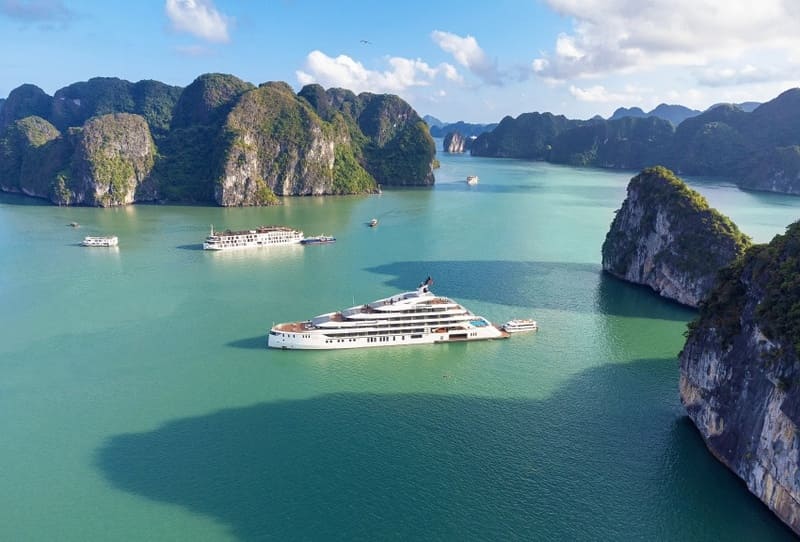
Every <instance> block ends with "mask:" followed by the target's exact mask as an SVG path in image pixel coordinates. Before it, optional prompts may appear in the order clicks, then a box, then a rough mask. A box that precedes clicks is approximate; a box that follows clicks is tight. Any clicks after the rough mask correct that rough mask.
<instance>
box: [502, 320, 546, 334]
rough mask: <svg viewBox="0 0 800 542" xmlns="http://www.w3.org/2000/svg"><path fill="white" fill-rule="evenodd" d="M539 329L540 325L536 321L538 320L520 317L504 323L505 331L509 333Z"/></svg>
mask: <svg viewBox="0 0 800 542" xmlns="http://www.w3.org/2000/svg"><path fill="white" fill-rule="evenodd" d="M538 329H539V325H538V324H537V323H536V320H531V319H518V320H509V321H508V322H506V323H505V324H503V331H507V332H508V333H519V332H520V331H537V330H538Z"/></svg>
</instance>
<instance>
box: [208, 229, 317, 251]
mask: <svg viewBox="0 0 800 542" xmlns="http://www.w3.org/2000/svg"><path fill="white" fill-rule="evenodd" d="M304 237H305V236H304V235H303V232H302V231H299V230H295V229H292V228H288V227H286V226H259V227H258V228H256V229H254V230H243V231H231V230H226V231H224V232H215V231H214V226H211V234H210V235H209V236H208V237H206V240H205V242H204V243H203V250H237V249H242V248H257V247H268V246H275V245H293V244H298V243H300V242H301V241H302V240H303V238H304Z"/></svg>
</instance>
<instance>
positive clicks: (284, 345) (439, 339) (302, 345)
mask: <svg viewBox="0 0 800 542" xmlns="http://www.w3.org/2000/svg"><path fill="white" fill-rule="evenodd" d="M268 337H269V338H268V339H267V346H269V347H270V348H280V349H283V350H340V349H345V348H372V347H375V346H403V345H409V344H434V343H452V342H464V341H485V340H488V339H503V338H506V337H507V335H505V334H503V333H502V332H501V331H500V330H499V329H497V328H496V327H494V326H487V327H486V329H483V328H481V329H477V328H476V329H475V330H469V331H466V332H454V333H417V334H410V333H409V334H392V335H375V336H370V337H343V338H336V337H331V336H328V335H323V334H318V333H291V332H281V331H277V330H276V329H275V328H273V329H272V330H270V334H269V336H268Z"/></svg>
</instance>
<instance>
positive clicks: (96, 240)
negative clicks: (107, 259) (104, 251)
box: [81, 235, 119, 247]
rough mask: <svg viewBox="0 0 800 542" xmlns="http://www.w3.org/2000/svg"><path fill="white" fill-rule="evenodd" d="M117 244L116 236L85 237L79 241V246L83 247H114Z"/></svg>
mask: <svg viewBox="0 0 800 542" xmlns="http://www.w3.org/2000/svg"><path fill="white" fill-rule="evenodd" d="M118 244H119V239H117V236H116V235H110V236H104V237H99V236H91V235H87V236H86V237H84V238H83V241H81V245H82V246H85V247H115V246H117V245H118Z"/></svg>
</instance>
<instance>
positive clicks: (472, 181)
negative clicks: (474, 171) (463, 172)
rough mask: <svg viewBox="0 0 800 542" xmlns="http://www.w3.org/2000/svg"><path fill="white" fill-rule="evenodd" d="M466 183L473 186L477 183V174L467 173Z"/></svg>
mask: <svg viewBox="0 0 800 542" xmlns="http://www.w3.org/2000/svg"><path fill="white" fill-rule="evenodd" d="M467 184H468V185H471V186H474V185H476V184H478V176H477V175H467Z"/></svg>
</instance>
